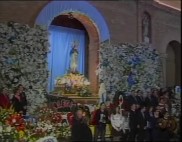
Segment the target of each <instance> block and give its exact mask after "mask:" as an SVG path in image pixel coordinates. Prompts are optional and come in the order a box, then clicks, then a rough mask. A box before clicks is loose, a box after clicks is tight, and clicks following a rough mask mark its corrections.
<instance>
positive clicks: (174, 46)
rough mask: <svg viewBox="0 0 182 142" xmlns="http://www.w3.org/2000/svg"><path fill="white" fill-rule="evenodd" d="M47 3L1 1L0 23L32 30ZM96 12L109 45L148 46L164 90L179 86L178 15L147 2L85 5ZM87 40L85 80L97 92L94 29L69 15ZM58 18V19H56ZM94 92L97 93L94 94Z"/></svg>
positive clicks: (97, 39)
mask: <svg viewBox="0 0 182 142" xmlns="http://www.w3.org/2000/svg"><path fill="white" fill-rule="evenodd" d="M50 3H51V1H1V2H0V21H1V22H8V21H15V22H18V23H22V24H28V25H29V26H34V24H36V19H37V17H38V16H39V14H40V12H41V11H42V10H43V9H44V7H46V6H47V5H49V4H50ZM88 3H89V4H91V5H92V6H93V7H95V8H96V9H97V11H99V12H100V14H101V15H102V16H103V19H104V20H105V22H106V24H107V27H108V30H109V36H110V37H109V39H108V40H109V41H110V42H111V43H132V44H136V43H141V42H149V43H150V44H151V46H152V48H155V49H157V50H158V51H159V52H160V53H161V54H162V56H163V58H162V64H163V81H164V86H174V85H180V82H181V80H180V78H181V59H180V58H181V52H180V51H181V40H180V39H181V32H180V31H181V24H180V23H181V18H180V14H181V11H180V10H178V9H174V8H171V7H168V6H166V5H162V4H160V3H158V2H157V1H154V0H149V1H140V0H139V1H135V0H133V1H89V2H88ZM72 14H73V16H74V18H76V19H77V20H79V21H80V22H81V23H82V24H83V26H84V27H85V28H86V31H87V33H88V36H89V41H90V42H89V45H88V46H89V55H90V56H89V59H88V64H89V66H90V68H89V73H88V74H89V78H90V81H91V82H92V84H93V85H94V86H92V87H93V88H97V86H98V82H97V81H98V80H97V76H96V75H95V70H96V69H97V65H98V62H99V61H98V52H97V50H98V48H99V44H100V43H101V42H102V41H101V37H100V33H99V30H98V29H97V26H98V25H94V23H93V22H91V20H90V19H89V17H87V16H84V15H81V14H74V12H73V13H72ZM57 16H58V15H57ZM95 91H97V90H95Z"/></svg>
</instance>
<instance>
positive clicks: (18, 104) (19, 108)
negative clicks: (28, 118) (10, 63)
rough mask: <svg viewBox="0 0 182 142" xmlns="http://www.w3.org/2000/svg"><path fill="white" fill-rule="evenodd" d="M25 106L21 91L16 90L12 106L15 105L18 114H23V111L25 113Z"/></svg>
mask: <svg viewBox="0 0 182 142" xmlns="http://www.w3.org/2000/svg"><path fill="white" fill-rule="evenodd" d="M23 104H24V102H23V100H22V99H21V96H20V91H19V90H18V89H15V90H14V96H13V98H12V105H13V108H14V111H15V112H17V113H22V114H23V111H24V106H23Z"/></svg>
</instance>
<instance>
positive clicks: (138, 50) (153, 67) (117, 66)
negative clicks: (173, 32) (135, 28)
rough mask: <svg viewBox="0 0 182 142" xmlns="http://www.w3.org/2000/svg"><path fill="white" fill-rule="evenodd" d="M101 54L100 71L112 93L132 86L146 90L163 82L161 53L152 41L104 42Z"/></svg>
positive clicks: (101, 78)
mask: <svg viewBox="0 0 182 142" xmlns="http://www.w3.org/2000/svg"><path fill="white" fill-rule="evenodd" d="M99 58H100V64H99V67H98V70H97V73H98V75H99V80H100V83H104V85H105V89H106V91H107V92H109V94H114V93H115V92H116V91H124V92H130V91H131V90H132V89H134V90H136V89H140V90H143V91H145V90H146V89H147V88H151V87H160V86H161V84H162V81H161V70H162V67H161V66H162V65H161V59H160V55H159V53H158V52H157V50H155V49H153V48H151V47H149V45H144V44H138V45H132V44H118V45H112V44H108V43H104V44H102V45H101V47H100V57H99Z"/></svg>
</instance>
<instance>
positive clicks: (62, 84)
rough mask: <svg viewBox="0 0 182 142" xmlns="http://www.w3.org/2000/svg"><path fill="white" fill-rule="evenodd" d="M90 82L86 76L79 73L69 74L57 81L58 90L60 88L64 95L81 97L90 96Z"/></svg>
mask: <svg viewBox="0 0 182 142" xmlns="http://www.w3.org/2000/svg"><path fill="white" fill-rule="evenodd" d="M89 86H90V82H89V81H88V79H87V78H85V77H84V75H82V74H79V73H69V74H66V75H64V76H63V77H59V78H58V79H57V80H56V88H60V89H61V91H62V93H64V94H78V95H80V96H90V95H91V92H90V89H89V88H90V87H89Z"/></svg>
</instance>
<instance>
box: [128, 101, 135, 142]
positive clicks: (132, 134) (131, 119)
mask: <svg viewBox="0 0 182 142" xmlns="http://www.w3.org/2000/svg"><path fill="white" fill-rule="evenodd" d="M136 118H137V113H136V104H132V105H131V108H130V112H129V127H130V134H129V138H128V140H129V141H135V137H136V133H137V119H136Z"/></svg>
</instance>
